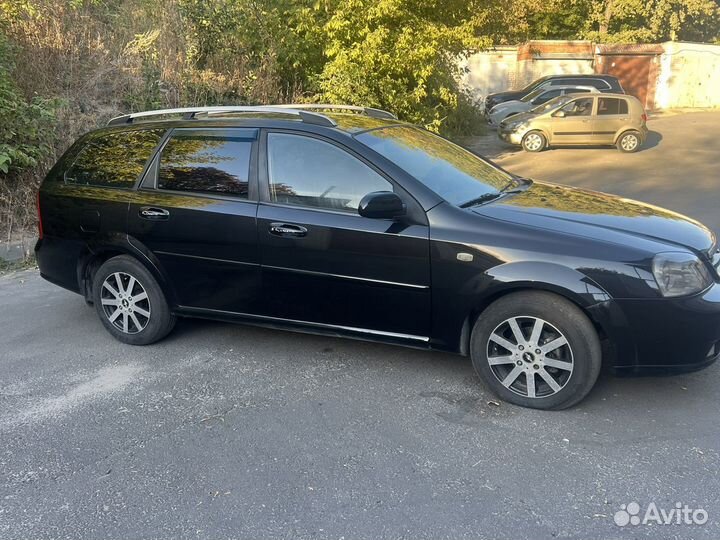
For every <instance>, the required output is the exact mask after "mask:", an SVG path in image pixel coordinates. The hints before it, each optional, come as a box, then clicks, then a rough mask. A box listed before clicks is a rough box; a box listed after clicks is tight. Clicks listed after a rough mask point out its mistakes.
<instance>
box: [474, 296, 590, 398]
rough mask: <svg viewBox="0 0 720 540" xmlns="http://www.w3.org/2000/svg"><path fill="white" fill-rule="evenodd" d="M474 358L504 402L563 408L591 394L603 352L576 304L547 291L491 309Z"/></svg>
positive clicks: (477, 332) (481, 323) (477, 333)
mask: <svg viewBox="0 0 720 540" xmlns="http://www.w3.org/2000/svg"><path fill="white" fill-rule="evenodd" d="M470 353H471V356H472V362H473V366H474V367H475V370H476V371H477V373H478V375H480V377H481V378H482V379H483V381H484V382H485V383H486V384H487V385H488V386H489V387H490V389H491V390H492V391H493V392H494V393H495V394H497V395H498V396H499V397H500V398H502V399H504V400H505V401H509V402H510V403H514V404H516V405H521V406H523V407H531V408H535V409H565V408H567V407H571V406H572V405H574V404H576V403H578V402H579V401H580V400H582V399H583V398H584V397H585V396H586V395H587V394H588V392H590V390H591V389H592V387H593V385H594V384H595V381H596V380H597V377H598V375H599V373H600V367H601V364H602V353H601V349H600V341H599V339H598V336H597V332H596V331H595V328H594V327H593V325H592V323H591V322H590V320H589V319H588V318H587V316H586V315H585V314H584V313H583V312H582V311H581V310H580V309H579V308H578V307H577V306H575V305H574V304H573V303H571V302H569V301H568V300H566V299H564V298H562V297H560V296H557V295H555V294H552V293H547V292H544V291H530V292H518V293H513V294H509V295H508V296H504V297H502V298H501V299H499V300H497V301H496V302H494V303H493V304H491V305H490V306H489V307H488V308H487V309H486V310H485V311H484V312H483V313H482V314H481V315H480V318H479V319H478V321H477V322H476V323H475V327H474V329H473V332H472V337H471V340H470Z"/></svg>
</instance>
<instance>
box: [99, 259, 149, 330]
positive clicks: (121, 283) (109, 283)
mask: <svg viewBox="0 0 720 540" xmlns="http://www.w3.org/2000/svg"><path fill="white" fill-rule="evenodd" d="M100 301H101V303H102V307H103V312H104V313H105V316H106V317H107V319H108V321H110V322H111V323H112V324H113V326H115V328H117V329H118V330H120V331H121V332H123V333H125V334H137V333H138V332H142V331H143V329H144V328H145V327H146V326H147V325H148V323H149V322H150V299H149V298H148V294H147V291H145V288H144V287H143V286H142V284H141V283H140V282H139V281H138V280H137V279H136V278H134V277H133V276H131V275H130V274H127V273H125V272H114V273H112V274H110V275H109V276H108V277H106V278H105V281H103V284H102V291H101V292H100Z"/></svg>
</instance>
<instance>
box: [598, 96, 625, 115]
mask: <svg viewBox="0 0 720 540" xmlns="http://www.w3.org/2000/svg"><path fill="white" fill-rule="evenodd" d="M627 113H628V105H627V101H625V100H624V99H618V98H600V99H598V115H603V116H604V115H609V114H627Z"/></svg>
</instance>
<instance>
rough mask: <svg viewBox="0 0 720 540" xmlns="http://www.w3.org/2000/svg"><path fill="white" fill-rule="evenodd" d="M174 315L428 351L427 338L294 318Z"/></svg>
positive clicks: (195, 311)
mask: <svg viewBox="0 0 720 540" xmlns="http://www.w3.org/2000/svg"><path fill="white" fill-rule="evenodd" d="M174 312H175V314H176V315H178V316H181V317H194V318H199V319H210V320H216V321H223V322H233V323H240V324H248V325H252V326H260V327H263V328H273V329H277V330H289V331H292V332H300V333H303V334H313V335H321V336H332V337H342V338H350V339H357V340H360V341H372V342H376V343H386V344H389V345H401V346H404V347H411V348H415V349H430V348H431V345H430V338H429V337H427V336H415V335H411V334H399V333H396V332H385V331H382V330H372V329H369V328H355V327H352V326H341V325H335V324H326V323H317V322H311V321H298V320H294V319H282V318H279V317H269V316H266V315H253V314H250V313H238V312H234V311H223V310H219V309H207V308H197V307H190V306H177V307H176V308H175V310H174Z"/></svg>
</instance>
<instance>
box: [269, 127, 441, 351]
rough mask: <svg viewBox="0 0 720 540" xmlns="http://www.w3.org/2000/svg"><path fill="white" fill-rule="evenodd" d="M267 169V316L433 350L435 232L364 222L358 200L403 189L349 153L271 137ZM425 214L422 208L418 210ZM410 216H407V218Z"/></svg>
mask: <svg viewBox="0 0 720 540" xmlns="http://www.w3.org/2000/svg"><path fill="white" fill-rule="evenodd" d="M264 147H265V148H266V150H265V151H264V152H262V153H261V155H263V156H265V159H264V161H263V163H262V164H261V166H260V175H261V180H260V186H261V202H260V206H259V208H258V236H259V243H260V252H261V263H262V281H263V310H264V311H263V313H264V314H265V315H267V316H270V317H275V318H281V319H286V320H291V321H304V322H309V323H313V324H316V325H320V326H323V325H330V326H331V327H341V328H342V329H344V330H346V331H347V330H350V331H358V332H360V333H368V334H376V335H383V336H385V337H389V338H393V337H397V338H404V339H413V340H417V341H420V342H425V341H427V336H429V332H430V259H429V240H428V226H427V222H426V220H425V214H424V212H423V213H422V219H421V220H415V219H411V218H407V219H403V220H399V221H393V220H389V219H370V218H365V217H362V216H360V215H359V214H358V212H357V208H358V203H359V202H360V199H361V198H362V197H363V196H365V195H366V194H367V193H370V192H374V191H394V192H396V193H398V195H400V196H401V198H403V200H404V201H405V202H406V204H407V205H408V206H409V207H414V206H413V205H416V206H417V203H416V202H414V200H412V199H411V198H410V197H409V196H408V195H407V194H406V193H404V192H403V191H402V190H401V188H399V187H398V186H396V185H395V184H394V183H393V182H392V181H391V179H389V178H388V177H386V176H384V175H383V174H381V173H380V171H378V170H377V169H376V168H374V167H373V166H372V165H371V164H369V163H368V162H367V161H365V160H364V159H363V158H362V157H361V156H359V155H358V154H355V153H354V152H352V151H351V150H350V149H349V148H347V147H345V146H344V145H339V144H337V143H336V142H334V141H331V140H328V139H324V138H320V137H317V136H311V135H309V134H304V133H299V132H287V131H269V132H267V133H266V138H265V142H264ZM418 208H419V206H418ZM412 213H413V212H412V211H411V210H410V209H409V214H412Z"/></svg>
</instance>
